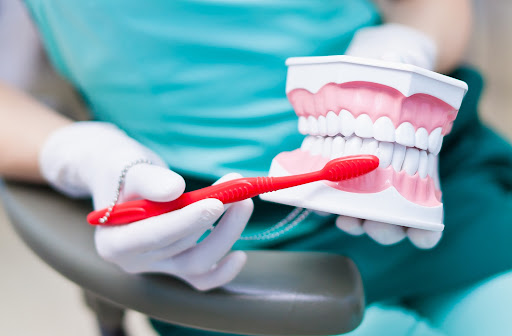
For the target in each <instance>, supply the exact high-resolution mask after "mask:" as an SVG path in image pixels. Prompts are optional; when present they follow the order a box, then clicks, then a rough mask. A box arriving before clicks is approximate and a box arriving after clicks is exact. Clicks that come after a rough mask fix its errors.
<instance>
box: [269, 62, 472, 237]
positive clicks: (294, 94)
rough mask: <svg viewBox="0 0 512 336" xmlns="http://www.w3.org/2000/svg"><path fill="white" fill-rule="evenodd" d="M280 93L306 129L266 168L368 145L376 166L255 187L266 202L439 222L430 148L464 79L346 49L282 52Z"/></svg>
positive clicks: (311, 161) (313, 166)
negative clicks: (349, 174) (298, 142)
mask: <svg viewBox="0 0 512 336" xmlns="http://www.w3.org/2000/svg"><path fill="white" fill-rule="evenodd" d="M286 65H287V66H288V67H289V68H288V77H287V83H286V93H287V96H288V99H289V101H290V102H291V104H292V106H293V108H294V110H295V112H296V114H297V115H298V117H299V124H298V127H299V132H300V133H302V134H304V135H306V138H305V139H304V141H303V143H302V146H301V148H300V149H296V150H294V151H292V152H283V153H280V154H279V155H277V156H276V157H275V158H274V160H273V161H272V165H271V167H270V172H269V175H270V176H287V175H291V174H301V173H307V172H310V171H314V170H317V169H319V168H321V167H322V166H323V165H324V164H325V163H326V162H327V161H328V160H330V159H333V158H338V157H343V156H348V155H355V154H373V155H376V156H377V157H378V158H379V160H380V164H379V168H377V169H376V170H375V171H373V172H371V173H369V174H366V175H364V176H361V177H358V178H354V179H352V180H348V181H341V182H314V183H311V184H307V185H302V186H298V187H293V188H290V189H284V190H280V191H275V192H272V193H268V194H264V195H261V196H260V197H261V198H262V199H264V200H267V201H272V202H277V203H283V204H288V205H293V206H298V207H303V208H308V209H314V210H319V211H324V212H329V213H333V214H339V215H346V216H351V217H357V218H362V219H370V220H375V221H379V222H384V223H390V224H397V225H403V226H407V227H414V228H419V229H426V230H432V231H442V230H443V229H444V224H443V204H442V202H441V190H440V184H439V177H438V157H437V156H438V154H439V151H440V150H441V145H442V142H443V137H444V136H445V135H446V134H448V133H449V132H450V130H451V128H452V125H453V121H454V120H455V117H456V116H457V112H458V110H459V108H460V105H461V103H462V99H463V97H464V95H465V94H466V92H467V89H468V87H467V85H466V83H464V82H462V81H459V80H456V79H454V78H450V77H447V76H444V75H441V74H438V73H435V72H432V71H428V70H425V69H422V68H419V67H415V66H412V65H407V64H400V63H391V62H384V61H377V60H370V59H362V58H355V57H349V56H325V57H301V58H290V59H288V60H287V62H286Z"/></svg>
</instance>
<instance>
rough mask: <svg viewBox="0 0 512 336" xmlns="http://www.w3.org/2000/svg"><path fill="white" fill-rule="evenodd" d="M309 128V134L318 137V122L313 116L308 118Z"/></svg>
mask: <svg viewBox="0 0 512 336" xmlns="http://www.w3.org/2000/svg"><path fill="white" fill-rule="evenodd" d="M308 128H309V134H311V135H318V122H317V121H316V119H315V117H313V116H309V117H308Z"/></svg>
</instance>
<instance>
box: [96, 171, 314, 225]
mask: <svg viewBox="0 0 512 336" xmlns="http://www.w3.org/2000/svg"><path fill="white" fill-rule="evenodd" d="M320 177H321V174H320V172H312V173H307V174H301V175H295V176H283V177H244V178H239V179H236V180H232V181H227V182H224V183H220V184H217V185H213V186H209V187H206V188H203V189H198V190H194V191H190V192H187V193H184V194H183V195H181V196H180V197H178V198H177V199H175V200H174V201H170V202H153V201H148V200H137V201H130V202H125V203H121V204H118V205H116V206H115V207H114V208H113V209H112V211H111V213H110V217H109V218H108V220H107V222H106V223H105V224H103V225H119V224H127V223H132V222H135V221H139V220H142V219H145V218H148V217H153V216H158V215H161V214H164V213H166V212H170V211H174V210H178V209H181V208H184V207H186V206H187V205H189V204H192V203H194V202H197V201H200V200H203V199H206V198H216V199H218V200H220V201H221V202H222V203H224V204H228V203H234V202H238V201H243V200H245V199H248V198H252V197H255V196H257V195H259V194H263V193H267V192H270V191H275V190H279V189H284V188H290V187H294V186H297V185H301V184H305V183H309V182H314V181H317V180H319V179H321V178H320ZM106 212H107V209H102V210H96V211H93V212H91V213H90V214H89V215H88V216H87V221H88V222H89V223H90V224H94V225H96V224H100V223H99V219H100V218H102V217H103V216H104V215H105V213H106Z"/></svg>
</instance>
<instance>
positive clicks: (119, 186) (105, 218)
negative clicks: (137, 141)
mask: <svg viewBox="0 0 512 336" xmlns="http://www.w3.org/2000/svg"><path fill="white" fill-rule="evenodd" d="M143 163H146V164H151V161H150V160H148V159H138V160H135V161H133V162H130V163H129V164H127V165H126V166H124V168H123V170H122V171H121V175H120V176H119V179H118V181H117V188H116V194H115V196H114V199H113V200H112V203H110V205H109V207H108V209H107V212H105V215H104V216H103V217H101V218H100V219H99V222H100V224H105V223H106V222H107V221H108V218H109V217H110V214H111V213H112V210H114V207H115V206H116V204H117V202H118V201H119V195H120V194H121V190H122V188H123V185H124V180H125V179H126V174H127V173H128V170H130V168H132V167H133V166H136V165H138V164H143Z"/></svg>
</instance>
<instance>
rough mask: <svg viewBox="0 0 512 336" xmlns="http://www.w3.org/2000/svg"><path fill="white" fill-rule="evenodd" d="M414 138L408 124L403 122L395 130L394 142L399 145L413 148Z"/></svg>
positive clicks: (411, 127)
mask: <svg viewBox="0 0 512 336" xmlns="http://www.w3.org/2000/svg"><path fill="white" fill-rule="evenodd" d="M415 137H416V132H415V131H414V126H412V124H411V123H410V122H404V123H402V124H401V125H400V126H398V128H397V129H396V132H395V141H396V142H397V143H399V144H401V145H404V146H408V147H414V141H415V140H416V139H415Z"/></svg>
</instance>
